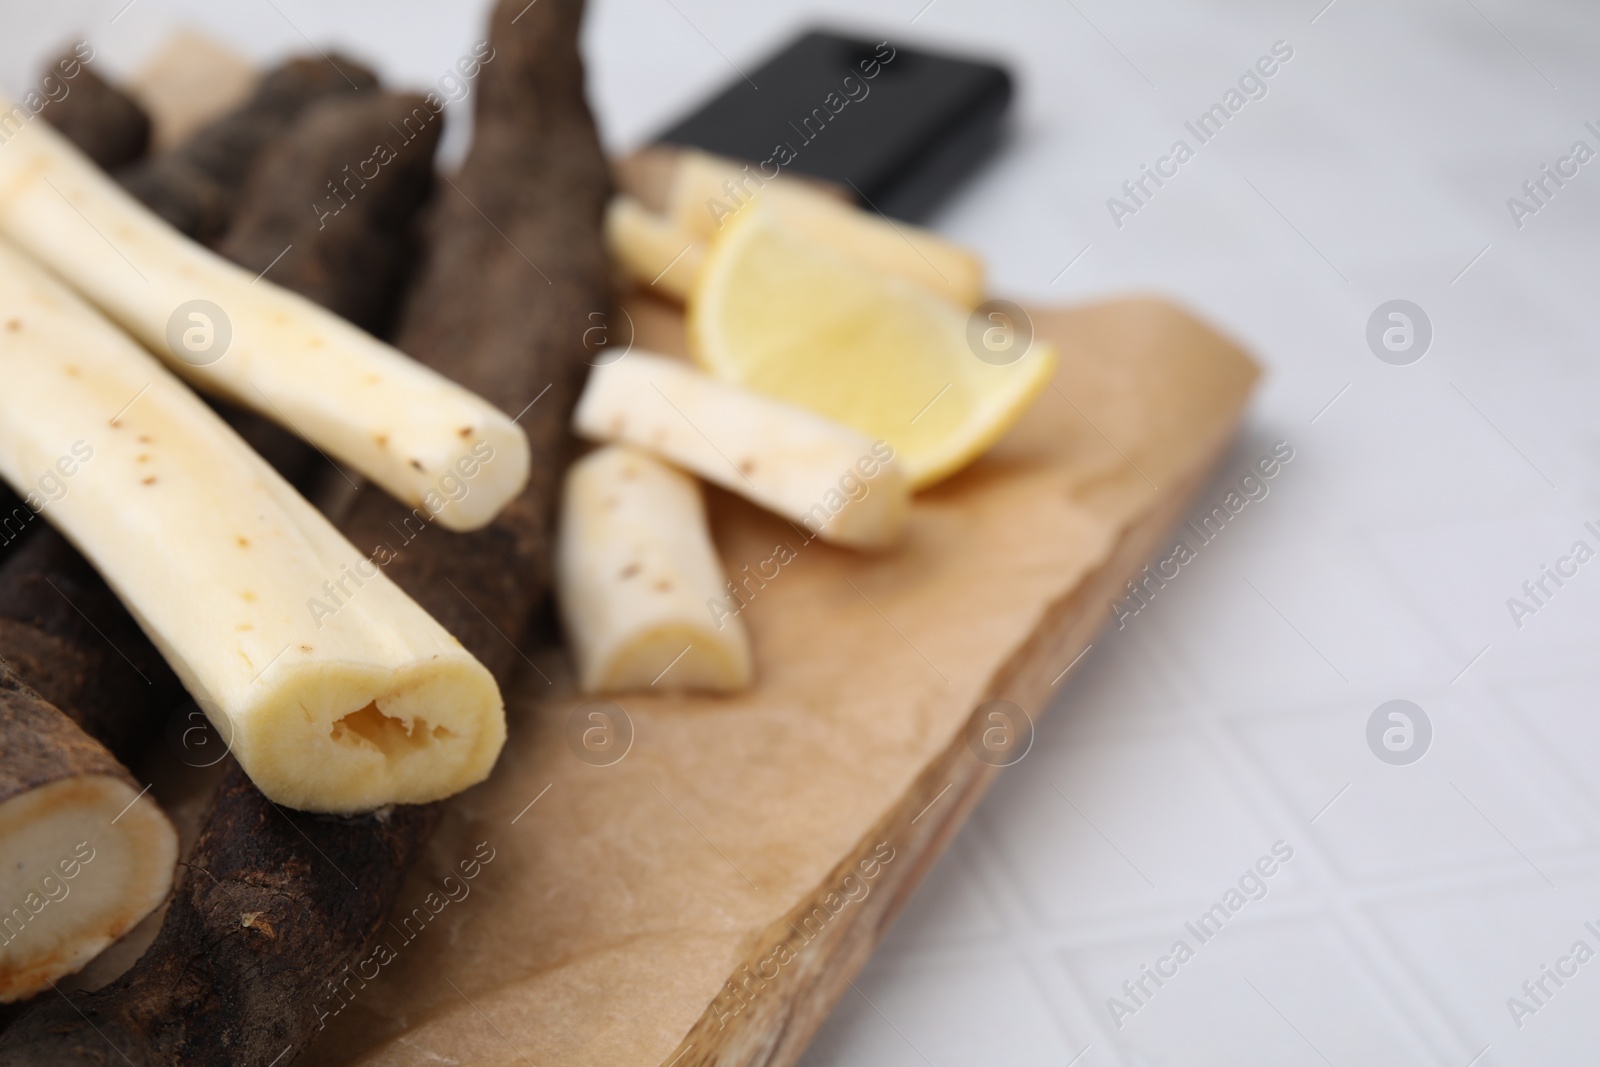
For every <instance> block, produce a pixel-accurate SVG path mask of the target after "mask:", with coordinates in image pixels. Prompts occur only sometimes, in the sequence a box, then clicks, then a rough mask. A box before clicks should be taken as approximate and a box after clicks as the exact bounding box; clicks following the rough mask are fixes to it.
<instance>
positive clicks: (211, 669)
mask: <svg viewBox="0 0 1600 1067" xmlns="http://www.w3.org/2000/svg"><path fill="white" fill-rule="evenodd" d="M0 324H3V325H0V377H3V378H4V379H5V381H6V383H7V388H6V389H5V390H3V391H0V475H4V476H5V477H6V479H7V480H8V481H10V482H12V483H13V484H14V485H16V484H27V483H28V482H30V481H31V480H32V479H33V478H35V477H37V475H38V472H39V471H42V470H46V469H48V468H49V467H50V466H51V465H52V464H54V463H55V461H56V459H57V458H58V457H59V456H60V455H62V454H63V453H66V452H68V451H69V450H70V448H71V447H72V445H73V444H74V443H75V442H77V441H83V442H84V444H85V445H86V446H87V448H88V449H91V450H92V452H93V456H92V459H90V460H89V461H88V462H85V463H83V464H82V466H81V468H80V469H79V470H78V471H77V472H76V474H75V475H74V476H73V478H72V479H71V488H70V491H69V492H68V493H67V494H66V495H65V496H63V497H61V498H60V499H59V500H57V501H55V502H53V503H52V504H51V505H50V506H49V508H47V509H46V517H47V518H48V519H49V520H50V521H51V522H52V523H53V524H54V525H56V526H57V527H58V528H60V529H61V530H62V531H63V532H64V533H65V534H66V535H67V537H68V538H69V539H70V540H72V541H73V542H74V543H75V544H76V546H77V547H78V548H79V549H80V550H81V551H82V552H83V553H84V555H86V556H87V557H88V558H89V560H90V561H91V562H92V563H93V564H94V565H95V568H96V569H97V570H98V571H99V572H100V573H101V574H102V575H103V576H104V577H105V578H106V580H107V583H108V584H109V585H110V586H111V587H112V589H113V590H114V591H115V592H116V593H117V595H118V597H119V598H120V599H121V600H122V601H123V603H124V604H126V605H127V607H128V608H129V610H130V611H131V612H132V613H133V614H134V616H135V618H136V619H138V621H139V623H140V625H141V627H142V628H143V629H144V630H145V632H146V633H147V634H148V635H149V636H150V637H151V639H152V640H153V641H154V642H155V644H156V646H157V647H158V648H159V649H160V650H161V652H162V655H163V656H164V658H165V659H166V660H167V662H168V663H169V664H171V665H172V667H173V669H174V670H175V671H176V672H177V674H178V676H179V678H180V679H181V680H182V681H183V683H184V686H185V687H186V688H187V689H188V690H189V692H190V693H191V694H192V695H193V696H194V697H195V699H196V701H197V702H198V703H199V704H200V706H201V707H202V708H203V709H204V710H205V712H206V714H207V715H208V717H210V718H211V720H212V722H213V724H214V725H215V726H216V727H217V729H218V731H219V732H220V733H221V734H222V736H223V738H224V739H226V740H227V741H228V742H230V743H231V745H232V749H233V752H234V754H235V756H236V757H237V758H238V759H239V762H240V763H241V764H242V765H243V766H244V768H245V770H246V771H247V772H249V774H250V776H251V778H252V779H253V780H254V781H255V782H256V784H257V785H258V786H260V787H261V791H262V792H263V793H265V794H266V795H267V796H268V797H270V798H272V799H273V800H275V801H277V802H279V803H282V804H287V805H289V806H291V807H296V808H302V809H306V810H312V811H331V812H351V811H363V810H370V809H372V808H376V807H381V806H383V805H385V804H393V803H422V802H426V801H430V800H437V799H440V798H442V797H446V796H449V795H451V794H453V793H456V792H459V791H460V790H462V789H465V788H466V787H467V786H469V785H472V784H473V783H475V782H478V781H481V780H482V779H483V778H485V777H486V776H487V775H488V773H489V769H490V767H491V766H492V765H493V763H494V759H495V757H496V756H497V755H498V754H499V751H500V748H501V746H502V744H503V743H504V739H505V716H504V710H503V703H502V701H501V697H500V692H499V689H498V688H497V686H496V685H495V682H494V679H493V678H492V677H491V676H490V675H489V672H488V671H487V670H485V669H484V667H483V665H482V664H480V663H479V662H478V661H477V660H475V659H474V658H473V657H472V656H471V655H470V654H469V653H468V652H467V651H466V650H465V649H464V648H462V647H461V645H460V643H459V642H458V641H456V640H455V639H454V638H453V637H451V636H450V635H449V634H448V633H447V632H445V630H444V629H443V628H442V627H441V626H440V625H439V624H438V623H437V622H435V621H434V620H433V619H432V618H430V617H429V616H428V615H427V614H426V613H425V612H423V611H422V609H421V608H419V607H418V606H417V605H416V603H415V602H414V601H412V600H411V599H410V598H409V597H407V596H406V595H405V594H404V593H402V592H401V591H400V590H399V589H398V588H397V587H396V586H395V585H394V584H393V583H392V582H390V581H389V579H388V578H387V577H385V576H384V575H383V574H382V573H381V572H380V571H379V569H378V567H377V566H376V565H375V564H373V563H372V562H371V561H370V560H367V559H365V558H363V557H362V556H361V555H360V554H359V553H357V552H356V550H355V549H354V548H353V547H352V546H351V545H350V544H349V542H347V541H345V540H344V539H343V538H342V537H340V536H339V534H338V532H337V531H335V530H334V529H333V527H332V526H330V525H329V524H328V522H327V520H326V519H324V518H323V517H322V516H321V515H320V514H319V513H318V512H317V511H316V510H315V509H313V508H312V507H311V506H310V505H309V504H307V503H306V502H305V500H304V499H302V498H301V497H300V496H299V495H298V494H297V493H295V491H294V490H293V489H292V488H291V487H290V486H289V485H288V484H287V483H286V482H284V481H283V479H282V478H281V477H280V476H279V475H278V474H277V473H276V472H275V471H273V470H272V469H271V468H270V467H269V466H267V464H266V463H265V462H264V461H263V460H261V459H260V457H258V456H257V455H255V454H254V453H253V452H251V451H250V450H249V449H248V448H247V447H246V446H245V445H244V443H243V442H242V441H240V440H239V438H238V437H237V436H236V435H235V434H234V433H233V432H232V431H231V430H229V429H228V428H227V426H226V425H225V424H224V423H223V422H222V421H221V419H220V418H218V417H217V415H216V414H215V413H214V412H212V411H211V410H210V409H209V408H207V407H206V406H205V405H204V404H202V403H201V402H200V400H199V398H197V397H196V396H194V394H192V393H191V392H190V391H189V390H188V389H187V388H185V387H184V386H183V385H182V383H180V382H179V381H178V380H177V379H176V378H174V377H173V376H172V375H171V374H169V373H167V372H166V371H165V370H164V369H163V368H162V367H161V366H160V365H159V364H158V363H157V362H156V361H155V360H154V359H152V358H151V357H150V356H149V354H148V353H146V352H144V351H143V350H142V349H140V348H139V346H138V345H136V344H135V343H134V342H133V341H132V340H131V339H129V338H128V337H127V336H126V335H124V334H122V333H121V332H120V331H118V330H117V329H116V328H115V327H114V326H113V325H112V324H110V323H109V322H107V321H106V320H105V319H104V318H102V317H101V316H100V315H98V314H97V313H96V312H95V311H94V310H93V309H91V308H89V307H88V306H87V305H85V304H84V303H83V302H82V301H81V300H80V299H79V298H78V297H76V296H75V295H74V294H73V293H71V292H70V291H68V290H67V289H66V288H65V287H63V286H62V285H61V284H60V283H59V282H56V281H55V280H54V279H53V278H51V277H50V276H49V275H47V274H46V273H45V272H44V271H43V270H41V269H40V268H39V267H38V266H36V265H35V264H33V263H31V262H30V261H28V260H27V259H26V258H25V257H23V256H21V255H19V254H17V253H16V252H15V251H14V250H11V249H5V248H0ZM80 451H82V450H81V449H80ZM341 593H342V594H343V595H342V596H341V595H339V594H341Z"/></svg>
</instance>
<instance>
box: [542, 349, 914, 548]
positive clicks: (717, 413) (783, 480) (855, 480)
mask: <svg viewBox="0 0 1600 1067" xmlns="http://www.w3.org/2000/svg"><path fill="white" fill-rule="evenodd" d="M573 425H574V428H575V429H576V430H577V432H578V433H579V434H580V435H582V436H584V437H587V438H589V439H590V440H594V441H613V442H621V443H625V444H631V445H635V446H637V447H639V448H644V449H648V450H649V451H651V452H654V453H656V454H657V455H659V456H662V457H663V458H665V459H667V460H669V461H671V462H672V463H674V464H676V465H677V466H679V467H682V468H684V469H685V470H689V471H693V472H694V473H695V474H698V475H699V476H700V477H702V478H704V479H706V480H707V481H709V482H714V483H716V484H717V485H720V486H722V487H723V488H724V489H727V490H729V491H730V492H734V493H738V494H739V495H740V496H743V497H745V498H746V499H748V500H750V501H752V502H754V503H756V504H759V505H761V506H762V507H764V508H766V509H767V510H769V511H772V512H775V513H776V514H778V515H782V516H783V517H784V518H786V519H789V520H790V521H792V522H795V523H799V524H800V525H802V526H804V527H805V529H806V531H807V533H808V534H809V535H810V536H813V537H820V538H822V539H823V540H825V541H833V542H836V543H838V544H842V545H849V546H850V547H852V548H867V549H874V548H887V547H889V546H891V545H893V544H894V543H895V542H896V541H898V540H899V539H900V536H901V534H902V533H903V532H904V530H905V524H906V519H907V517H908V516H909V514H910V511H911V489H910V486H909V485H908V483H907V482H906V479H905V476H904V475H903V474H902V473H901V471H900V468H899V466H898V465H897V464H896V463H895V461H894V451H893V449H892V448H891V447H890V446H889V445H888V444H887V443H886V442H883V441H873V440H872V439H871V438H869V437H867V436H866V435H865V434H863V433H861V432H860V431H858V430H854V429H851V428H850V427H848V426H842V425H840V424H839V423H836V422H833V421H831V420H829V419H825V418H823V417H822V416H821V415H816V414H813V413H812V412H810V411H806V410H805V409H804V408H799V407H795V406H794V405H792V404H785V403H783V402H782V401H780V400H773V399H771V398H769V397H765V396H762V395H760V394H759V393H754V392H751V391H750V390H748V389H744V388H742V387H740V386H737V385H732V384H729V383H727V382H722V381H718V380H716V379H715V378H711V377H708V376H707V375H704V374H702V373H700V372H699V371H697V370H695V369H694V368H693V367H690V366H689V365H688V364H686V363H683V362H681V361H679V360H675V359H668V358H666V357H664V356H653V355H647V354H645V353H642V352H639V351H638V350H635V351H633V352H630V353H628V354H627V355H626V356H624V357H623V358H622V359H620V360H618V361H617V362H615V363H611V364H608V365H606V366H603V367H596V368H595V369H594V370H593V371H592V372H591V373H590V375H589V384H588V386H587V387H586V388H585V389H584V393H583V397H582V399H580V400H579V401H578V410H577V412H576V413H575V415H574V416H573Z"/></svg>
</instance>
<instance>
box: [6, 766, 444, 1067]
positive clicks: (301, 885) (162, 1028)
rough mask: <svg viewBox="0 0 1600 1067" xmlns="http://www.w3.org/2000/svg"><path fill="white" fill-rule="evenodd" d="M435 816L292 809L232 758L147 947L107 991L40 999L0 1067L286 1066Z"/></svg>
mask: <svg viewBox="0 0 1600 1067" xmlns="http://www.w3.org/2000/svg"><path fill="white" fill-rule="evenodd" d="M439 813H440V809H439V806H438V805H435V804H430V805H423V806H420V807H396V808H392V809H387V810H386V811H382V812H375V813H373V814H370V815H364V816H359V817H354V818H350V817H334V816H322V815H310V814H306V813H303V812H296V811H290V810H287V809H284V808H279V807H277V806H276V805H274V804H273V803H272V802H271V801H269V800H267V799H266V798H265V797H263V796H262V795H261V794H260V792H259V791H258V790H257V789H256V788H255V787H254V786H253V785H251V784H250V780H249V779H248V778H247V777H246V776H245V774H244V773H243V772H242V771H241V770H239V768H238V766H237V765H236V764H235V765H230V767H229V769H228V772H227V775H226V777H224V779H223V781H222V784H221V785H220V786H219V787H218V789H217V793H216V796H215V797H214V798H213V799H212V802H211V807H210V809H209V811H208V812H207V815H206V819H205V823H204V825H203V826H202V827H201V830H200V837H199V839H198V840H197V841H196V843H195V846H194V851H193V852H192V853H191V854H190V856H189V859H188V862H187V864H186V865H185V869H184V873H183V877H182V879H181V881H180V883H179V886H178V889H177V892H176V893H175V894H174V897H173V902H172V906H171V908H170V909H169V910H168V912H167V918H166V921H165V922H164V923H163V924H162V927H161V932H160V934H158V935H157V937H156V940H155V943H154V944H152V945H151V946H150V949H149V950H148V951H147V952H146V953H145V955H144V956H143V957H141V958H140V960H139V963H138V964H137V965H135V967H134V968H133V969H132V970H130V971H129V972H128V973H127V974H124V975H123V976H122V977H121V978H119V979H117V980H116V981H115V982H113V983H112V984H111V985H109V986H106V987H105V988H103V989H100V990H98V991H96V992H94V993H67V992H65V991H63V994H62V996H60V997H52V998H50V999H48V1000H43V1001H41V1002H40V1003H39V1005H38V1006H37V1007H35V1008H34V1009H33V1010H31V1011H29V1012H28V1013H27V1014H26V1015H25V1016H23V1017H22V1018H21V1019H20V1020H18V1021H17V1022H16V1023H14V1024H13V1025H12V1026H11V1027H10V1028H9V1029H7V1030H6V1031H5V1032H4V1033H3V1034H0V1063H18V1064H23V1063H26V1064H30V1065H32V1067H55V1065H68V1064H72V1065H89V1064H93V1065H96V1067H100V1065H105V1064H112V1063H122V1062H123V1061H124V1059H126V1061H127V1062H128V1063H131V1064H133V1065H135V1067H168V1065H174V1064H184V1065H186V1067H189V1065H196V1067H198V1065H206V1064H218V1065H221V1064H268V1063H272V1062H274V1058H275V1057H281V1059H278V1060H277V1062H278V1063H279V1064H284V1063H288V1062H290V1061H292V1060H293V1059H294V1055H295V1053H297V1052H298V1051H299V1050H300V1049H302V1048H304V1047H305V1045H306V1043H307V1042H309V1040H310V1038H311V1037H312V1036H313V1035H315V1034H316V1033H317V1031H318V1027H319V1023H320V1022H322V1021H323V1020H321V1019H320V1018H319V1016H320V1013H321V1012H324V1011H326V1010H328V1009H327V1004H329V1003H333V1004H337V1003H338V1002H337V1001H336V1000H334V999H333V997H334V993H333V987H334V986H335V985H336V984H337V983H339V982H341V981H342V980H343V979H344V978H345V976H346V973H347V969H348V968H351V967H354V966H355V964H356V963H357V962H359V961H360V960H361V958H362V957H363V955H364V954H365V952H366V949H367V946H368V944H369V943H370V942H372V941H373V940H374V939H375V938H376V936H377V935H378V933H379V931H380V930H382V929H383V928H384V927H385V925H386V922H387V919H388V915H389V912H390V910H391V908H392V907H393V905H394V900H395V897H396V896H397V895H398V894H399V892H400V887H401V885H402V883H403V882H404V880H405V876H406V873H407V872H408V871H409V870H410V869H411V866H412V864H413V863H415V861H416V860H417V858H418V857H419V856H420V855H421V853H422V848H423V844H424V843H425V842H426V841H427V839H428V837H429V835H430V834H432V832H433V829H434V827H435V826H436V825H437V823H438V819H439ZM310 846H314V847H310ZM318 852H320V853H321V854H322V855H321V856H319V855H318ZM324 857H325V858H324ZM319 1004H320V1005H322V1007H319V1006H318V1005H319ZM80 1013H81V1014H80ZM286 1048H288V1049H291V1050H292V1051H291V1052H290V1053H289V1054H288V1055H286V1056H285V1055H283V1053H284V1050H285V1049H286Z"/></svg>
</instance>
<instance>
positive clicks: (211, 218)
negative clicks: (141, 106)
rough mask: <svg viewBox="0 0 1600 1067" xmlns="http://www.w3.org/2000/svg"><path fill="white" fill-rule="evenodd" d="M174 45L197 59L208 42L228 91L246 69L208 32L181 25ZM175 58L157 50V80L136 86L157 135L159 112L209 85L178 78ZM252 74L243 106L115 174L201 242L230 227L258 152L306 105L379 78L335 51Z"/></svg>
mask: <svg viewBox="0 0 1600 1067" xmlns="http://www.w3.org/2000/svg"><path fill="white" fill-rule="evenodd" d="M169 47H170V48H174V49H185V50H187V51H188V52H189V55H188V57H187V59H188V62H189V63H192V62H193V61H194V55H193V53H194V50H196V49H201V50H203V52H204V56H203V58H202V60H201V62H202V64H203V65H204V66H205V67H206V68H207V69H206V72H205V73H206V74H207V75H208V76H209V77H210V78H212V79H214V80H215V79H219V78H224V77H225V78H226V79H227V80H228V81H229V82H230V83H233V84H230V85H227V86H223V87H222V88H221V92H222V94H223V95H224V96H227V95H229V93H230V90H232V89H235V88H237V87H238V86H237V83H238V81H239V80H240V78H241V76H242V75H243V74H244V73H245V72H240V71H237V70H236V69H235V68H234V66H233V64H234V62H238V63H243V60H241V59H238V57H236V56H233V55H232V54H231V53H229V52H227V51H226V50H224V49H220V48H218V46H216V45H215V44H213V43H212V42H210V41H209V40H207V39H204V38H200V39H198V40H196V39H194V38H192V37H190V38H189V39H187V40H186V39H185V35H184V34H182V33H180V34H179V35H178V36H177V37H175V38H174V39H173V43H172V45H170V46H169ZM176 62H177V61H175V60H170V59H169V61H167V62H166V63H165V64H163V62H162V60H161V59H160V58H158V59H157V60H156V63H157V67H158V70H157V72H156V75H155V78H154V83H152V81H151V79H149V78H146V79H145V80H144V82H143V84H142V85H140V87H139V93H140V98H141V99H143V100H146V101H148V102H150V104H151V107H152V109H153V110H155V111H156V113H157V114H156V119H157V121H156V128H155V131H154V132H155V136H156V139H157V141H158V142H159V141H160V140H161V139H162V137H163V134H164V132H165V131H164V129H163V122H162V120H164V119H170V118H171V117H172V114H171V111H172V104H173V98H175V97H178V96H183V97H186V98H187V97H189V96H192V95H193V94H196V93H200V92H202V91H206V90H201V89H200V88H199V87H198V86H194V85H189V86H186V87H184V88H181V89H180V88H179V87H178V86H176V85H175V84H173V83H172V81H171V80H169V79H170V76H172V75H173V73H174V69H175V64H176ZM182 65H183V66H187V63H185V64H182ZM248 76H249V77H250V79H251V80H252V81H254V82H255V85H254V87H253V89H247V90H246V91H247V92H248V95H247V96H246V98H245V99H244V100H243V101H242V102H241V103H240V104H239V106H237V107H235V108H233V109H231V110H228V111H226V112H225V113H223V114H221V115H219V116H217V117H216V118H214V119H211V120H209V121H204V120H202V123H203V124H202V125H200V126H199V127H198V128H193V129H191V130H190V132H187V133H186V134H184V135H183V136H182V139H181V140H180V141H178V143H176V144H173V145H171V146H170V147H167V146H164V145H161V144H159V143H158V145H157V149H158V151H157V153H156V154H155V155H153V156H150V157H148V158H146V159H144V160H142V161H140V162H138V163H135V164H133V165H132V166H128V167H123V168H122V169H120V170H118V171H117V172H116V178H117V181H119V182H120V183H121V184H122V186H123V187H124V188H125V189H127V190H128V192H130V193H132V194H133V195H134V197H135V198H136V199H138V200H139V202H140V203H142V204H144V205H145V206H146V207H148V208H149V209H150V210H151V211H154V212H155V213H156V214H157V215H159V216H161V217H162V218H163V219H165V220H166V221H167V222H168V223H169V224H170V225H171V226H172V227H173V228H174V229H176V230H177V231H178V232H179V233H181V234H183V235H184V236H185V237H190V238H193V239H194V240H196V241H199V242H200V243H201V244H203V245H211V244H214V243H216V241H217V239H218V238H220V237H221V236H222V234H223V233H224V232H225V231H226V230H227V228H228V225H229V223H230V221H231V220H232V218H233V215H234V211H235V208H236V206H237V204H238V201H239V199H240V197H241V196H242V195H244V194H243V192H242V190H243V187H244V185H245V182H246V180H247V179H248V178H249V176H250V174H251V173H252V172H253V171H254V169H255V163H256V159H257V157H259V156H260V154H261V153H262V152H263V151H264V150H265V149H266V148H267V147H268V146H269V145H271V144H272V143H274V142H275V141H276V140H277V139H278V138H279V137H281V136H283V135H284V134H285V133H286V132H287V131H288V130H289V129H290V127H291V126H292V125H293V123H294V122H295V120H296V119H297V118H298V117H299V116H300V113H301V112H302V111H304V110H305V109H306V108H307V107H309V106H311V105H312V104H313V103H315V102H317V101H319V100H324V99H327V98H328V97H333V96H343V95H346V94H352V95H360V94H362V93H365V92H366V91H367V90H370V89H375V88H377V86H378V76H377V75H376V74H374V73H373V72H372V71H370V70H368V69H367V68H366V67H364V66H362V65H361V64H360V63H357V62H356V61H354V60H353V59H351V58H350V57H348V56H345V55H341V54H340V53H338V52H333V53H331V54H319V55H314V56H303V57H300V58H297V59H290V60H286V61H285V62H283V63H280V64H279V65H278V66H276V67H274V68H272V69H271V70H269V71H267V72H266V73H265V74H263V75H261V77H260V79H259V80H257V79H256V78H255V76H254V72H253V71H250V72H248ZM217 91H218V90H217V88H216V87H215V86H212V87H209V92H211V93H213V94H214V93H216V92H217ZM191 110H192V111H203V112H207V113H209V105H207V104H191V105H188V106H187V107H186V108H185V113H186V114H187V113H190V111H191ZM167 129H170V127H167ZM364 147H370V146H364ZM363 158H365V157H363ZM332 177H333V176H332V175H328V176H327V177H325V178H324V179H323V180H324V181H326V180H328V179H329V178H332Z"/></svg>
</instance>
